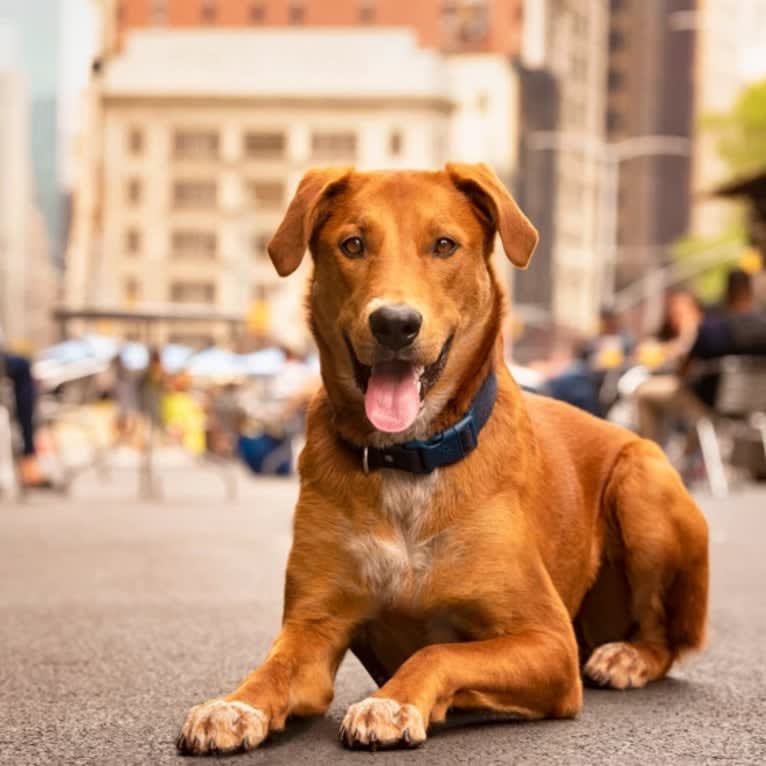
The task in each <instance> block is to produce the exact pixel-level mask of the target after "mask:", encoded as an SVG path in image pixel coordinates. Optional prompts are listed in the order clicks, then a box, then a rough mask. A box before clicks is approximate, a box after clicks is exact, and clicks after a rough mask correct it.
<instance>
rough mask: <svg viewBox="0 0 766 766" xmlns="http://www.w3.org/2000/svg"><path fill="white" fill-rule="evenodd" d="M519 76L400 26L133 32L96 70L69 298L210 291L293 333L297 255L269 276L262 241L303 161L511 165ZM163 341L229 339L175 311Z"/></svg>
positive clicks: (217, 309)
mask: <svg viewBox="0 0 766 766" xmlns="http://www.w3.org/2000/svg"><path fill="white" fill-rule="evenodd" d="M514 82H515V80H514V77H513V73H512V69H511V68H510V66H509V64H508V62H507V60H506V59H505V57H503V56H499V55H496V54H470V55H466V56H462V57H461V56H457V57H445V56H444V55H443V54H440V53H438V52H436V51H431V50H425V49H422V48H420V47H418V44H417V37H416V35H415V34H414V32H412V31H409V30H406V29H391V28H389V29H370V30H365V31H362V30H359V29H356V30H354V29H335V30H327V29H322V30H318V29H305V30H301V29H296V30H290V29H280V30H274V29H271V30H221V29H219V30H188V31H178V30H148V31H141V32H138V31H136V32H133V33H131V35H129V36H128V38H127V40H126V44H125V47H124V50H122V51H121V52H120V53H119V55H117V56H115V57H114V58H113V59H112V60H110V61H107V63H106V66H105V69H104V71H103V74H101V75H100V76H97V78H96V80H94V90H93V94H92V98H91V108H92V111H91V118H90V123H89V136H90V137H92V139H93V140H92V141H89V140H88V136H86V137H85V140H84V142H83V148H84V149H85V150H86V151H85V152H83V153H82V160H83V167H82V169H81V171H82V173H81V175H82V179H83V180H82V181H81V183H80V187H79V188H78V195H77V200H76V205H75V214H76V220H75V222H74V226H73V231H72V239H71V242H70V247H69V252H68V263H67V267H68V277H67V294H66V302H67V306H68V307H69V308H73V309H76V308H78V307H89V308H102V309H106V310H108V309H111V308H113V309H120V310H124V309H126V308H127V309H131V308H133V309H141V310H144V311H153V310H165V309H167V307H168V306H173V307H179V306H180V307H195V308H198V307H203V306H204V307H208V308H209V310H210V312H211V313H227V314H229V315H231V314H235V315H239V316H241V317H242V318H243V319H244V318H245V317H247V316H250V317H251V319H252V320H253V321H254V323H255V324H257V325H262V326H263V329H264V330H265V331H266V333H267V334H269V335H271V336H273V337H276V338H283V339H287V340H292V341H294V342H302V341H303V340H304V339H305V337H306V330H305V325H304V320H303V295H304V289H305V288H304V283H305V275H306V273H307V269H308V264H305V265H304V266H303V267H302V269H301V272H300V273H299V274H298V275H294V276H293V277H291V278H290V279H287V280H280V279H279V278H278V277H277V276H276V274H275V272H274V271H273V269H272V267H271V263H270V261H269V259H268V256H267V253H266V243H267V242H268V240H269V238H270V237H271V235H272V234H273V232H274V231H275V229H276V227H277V225H278V223H279V221H280V219H281V216H282V215H283V213H284V210H285V207H286V205H287V202H288V201H289V198H290V196H291V195H292V193H293V191H294V189H295V187H296V186H297V184H298V181H299V180H300V177H301V175H302V173H303V172H304V171H305V170H306V169H307V168H308V167H311V166H316V165H328V164H344V165H345V164H348V165H355V166H356V167H358V168H360V169H371V168H386V167H391V168H395V167H402V168H404V167H420V168H423V167H425V168H428V167H431V168H435V167H440V166H441V165H442V164H443V163H444V162H445V161H446V160H447V159H458V160H459V159H464V160H472V161H479V160H483V161H489V162H490V163H491V164H492V165H493V166H494V167H495V168H496V169H497V170H498V172H499V173H500V174H501V175H502V176H505V177H506V178H510V176H511V174H512V172H513V165H514V162H515V134H514V131H513V125H514V124H515V119H516V114H515V90H514ZM78 200H79V203H78ZM301 275H302V276H303V277H304V278H302V276H301ZM109 329H110V331H113V332H117V333H123V334H126V335H131V334H135V332H136V329H135V328H133V327H131V325H130V323H127V324H113V325H112V326H111V327H110V328H109ZM169 339H172V340H176V341H181V342H188V343H193V344H194V345H197V346H199V345H203V344H204V343H206V342H208V341H211V340H215V341H219V342H226V341H227V340H228V339H229V338H228V330H227V328H226V326H225V325H224V324H223V323H216V322H186V323H185V324H183V325H173V326H171V325H168V326H167V327H165V328H163V329H162V331H161V332H160V333H159V335H158V336H156V337H155V338H153V340H155V341H160V342H162V341H165V340H169Z"/></svg>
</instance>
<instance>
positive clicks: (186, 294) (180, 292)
mask: <svg viewBox="0 0 766 766" xmlns="http://www.w3.org/2000/svg"><path fill="white" fill-rule="evenodd" d="M169 297H170V300H171V302H172V303H215V285H214V284H213V283H212V282H191V281H188V282H187V281H184V282H173V283H171V285H170V294H169Z"/></svg>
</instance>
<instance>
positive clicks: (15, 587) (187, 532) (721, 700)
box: [0, 468, 766, 766]
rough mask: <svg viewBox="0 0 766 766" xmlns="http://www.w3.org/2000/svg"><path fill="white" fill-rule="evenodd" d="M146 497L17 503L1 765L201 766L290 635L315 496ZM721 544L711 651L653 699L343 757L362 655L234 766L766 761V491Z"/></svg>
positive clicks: (446, 729) (97, 490)
mask: <svg viewBox="0 0 766 766" xmlns="http://www.w3.org/2000/svg"><path fill="white" fill-rule="evenodd" d="M171 473H172V475H170V474H168V475H167V476H165V479H164V482H165V486H164V495H165V497H164V500H163V501H162V502H153V503H140V502H137V501H136V499H135V494H134V484H135V476H133V475H131V473H130V472H129V471H118V472H113V473H112V475H111V476H109V477H106V478H102V479H95V478H87V479H83V480H82V481H81V482H79V483H77V484H75V486H74V494H73V496H72V497H71V498H69V499H64V498H59V497H56V496H44V495H41V496H35V497H32V498H30V499H29V500H28V501H27V502H26V503H24V504H20V505H10V504H8V503H5V504H3V501H2V499H0V764H2V766H42V765H43V764H56V766H68V765H69V764H119V766H129V765H131V764H151V765H152V766H153V765H155V764H181V763H185V764H187V766H188V764H189V763H190V761H189V760H188V759H183V758H181V757H180V756H178V755H177V754H176V752H175V749H174V744H173V742H174V738H175V736H176V733H177V731H178V728H179V726H180V724H181V722H182V721H183V718H184V715H185V713H186V710H187V709H188V708H189V707H190V706H191V705H193V704H195V703H197V702H200V701H202V700H205V699H209V698H211V697H213V696H216V695H217V694H220V693H222V692H226V691H229V690H231V689H232V688H233V686H234V685H235V684H236V683H237V682H238V681H239V680H240V679H241V678H242V677H243V676H244V674H245V673H246V672H247V671H248V670H249V669H250V668H252V667H253V666H254V665H255V664H256V663H257V662H258V661H259V659H260V658H261V657H262V656H263V654H264V652H265V651H266V649H267V648H268V646H269V644H270V641H271V639H272V638H273V636H274V634H275V632H276V630H277V628H278V624H279V616H280V609H281V599H282V585H283V574H284V564H285V558H286V555H287V550H288V547H289V542H290V519H291V512H292V505H293V503H294V501H295V496H296V493H297V486H296V484H295V483H294V482H293V481H282V480H261V481H252V480H247V479H245V478H244V477H241V478H240V490H241V491H240V496H239V498H238V499H237V500H236V501H235V502H230V501H227V500H225V494H224V491H223V486H222V485H221V484H220V482H219V480H218V477H216V476H215V475H213V474H211V473H209V472H207V471H205V470H202V469H199V468H193V469H186V470H184V469H180V468H178V469H174V473H173V472H171ZM699 500H700V503H701V505H702V507H703V509H704V510H705V512H706V514H707V515H708V518H709V520H710V523H711V527H712V532H713V567H712V572H713V590H712V611H711V624H710V639H709V647H708V649H707V651H706V652H705V653H704V654H702V655H699V656H697V657H694V658H691V659H689V661H688V662H686V663H685V664H684V665H682V666H681V667H679V668H676V669H675V670H674V671H673V673H672V677H670V678H668V679H666V680H664V681H662V682H659V683H656V684H653V685H651V686H650V687H649V688H647V689H644V690H640V691H629V692H615V691H601V690H588V691H587V692H586V695H585V706H584V710H583V712H582V714H581V715H580V716H579V718H577V719H576V720H573V721H543V722H536V723H519V722H503V723H498V722H493V723H482V724H477V723H475V722H472V721H470V720H466V719H464V718H454V717H452V718H450V719H449V720H448V723H447V724H446V725H444V726H441V727H439V728H436V729H434V730H432V732H431V733H430V736H429V739H428V741H427V742H426V743H425V745H423V746H422V747H421V748H420V749H418V750H415V751H393V752H379V753H375V754H370V753H366V752H349V751H346V750H344V749H342V748H341V746H340V745H339V743H338V741H337V738H336V734H337V730H338V725H339V722H340V720H341V718H342V716H343V714H344V712H345V710H346V708H347V707H348V706H349V705H350V704H351V703H353V702H355V701H358V700H360V699H362V698H363V697H365V696H367V694H369V693H370V692H371V691H372V690H373V688H374V687H373V683H372V681H371V680H370V679H369V677H368V676H367V675H366V673H365V672H364V671H363V670H362V668H361V666H360V665H359V664H358V663H357V662H356V660H355V659H353V658H352V657H348V658H347V659H346V660H345V661H344V663H343V665H342V666H341V669H340V672H339V675H338V681H337V685H336V697H335V701H334V702H333V705H332V708H331V710H330V712H329V714H328V715H327V716H326V717H324V718H318V719H312V720H308V721H298V722H293V723H292V724H291V725H290V726H289V729H288V731H287V732H285V733H284V734H280V735H277V736H274V737H273V738H272V739H270V740H269V741H268V742H267V743H266V744H265V745H264V746H262V747H261V748H260V749H258V750H256V751H254V752H251V753H248V754H245V755H238V756H234V757H232V759H231V761H230V762H231V763H232V764H235V763H236V764H242V765H243V766H245V764H269V766H271V765H274V766H277V765H278V764H297V765H299V764H310V766H323V765H324V764H344V765H345V764H370V763H371V761H373V760H374V761H375V764H376V766H387V765H390V764H410V765H412V766H415V765H417V766H427V765H429V766H430V765H431V764H438V766H446V765H448V764H480V765H483V764H538V765H539V764H565V765H567V766H569V765H570V764H571V765H573V766H576V765H577V764H620V765H621V766H626V765H628V764H642V765H643V766H646V765H651V764H708V763H710V764H764V763H766V723H765V722H764V718H766V489H764V488H762V489H760V490H759V489H757V488H755V487H748V488H741V489H739V490H738V491H737V492H736V493H735V494H734V495H733V496H732V497H731V498H730V499H728V500H725V501H720V500H719V501H715V500H713V499H711V498H707V497H704V496H702V497H700V498H699Z"/></svg>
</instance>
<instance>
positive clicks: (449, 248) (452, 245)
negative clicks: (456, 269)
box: [433, 237, 458, 258]
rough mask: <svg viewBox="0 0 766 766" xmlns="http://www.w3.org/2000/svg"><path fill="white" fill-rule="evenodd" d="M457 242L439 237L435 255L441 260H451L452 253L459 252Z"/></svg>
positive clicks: (435, 246)
mask: <svg viewBox="0 0 766 766" xmlns="http://www.w3.org/2000/svg"><path fill="white" fill-rule="evenodd" d="M457 247H458V245H457V242H455V240H454V239H450V238H449V237H439V239H437V240H436V242H434V250H433V252H434V255H438V256H439V257H440V258H449V256H450V255H452V253H454V252H455V250H457Z"/></svg>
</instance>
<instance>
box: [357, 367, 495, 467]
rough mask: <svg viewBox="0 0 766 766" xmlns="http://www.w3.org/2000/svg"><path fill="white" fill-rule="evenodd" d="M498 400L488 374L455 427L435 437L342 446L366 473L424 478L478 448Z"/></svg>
mask: <svg viewBox="0 0 766 766" xmlns="http://www.w3.org/2000/svg"><path fill="white" fill-rule="evenodd" d="M496 399H497V378H495V373H494V372H490V373H489V375H487V377H486V379H485V380H484V382H483V383H482V384H481V388H480V389H479V391H478V392H477V394H476V396H475V397H474V399H473V401H472V402H471V406H470V408H469V409H468V412H466V414H465V415H463V417H462V418H460V420H458V422H457V423H455V425H453V426H450V427H449V428H446V429H445V430H444V431H440V432H439V433H438V434H434V435H433V436H432V437H431V438H430V439H427V440H425V441H421V440H419V439H415V440H413V441H409V442H405V443H404V444H395V445H393V446H392V447H384V448H378V447H359V446H358V445H356V444H351V443H349V442H345V443H346V444H347V445H348V446H349V447H350V448H351V449H352V450H353V451H354V452H356V454H357V455H359V456H360V457H361V459H362V468H363V470H364V472H365V473H369V472H370V471H374V470H376V469H378V468H398V469H399V470H400V471H409V472H410V473H416V474H427V473H431V471H434V470H436V469H437V468H441V467H442V466H445V465H451V464H452V463H457V462H458V461H459V460H462V459H463V458H464V457H465V456H466V455H467V454H468V453H469V452H473V450H475V449H476V447H477V446H478V444H479V432H480V431H481V429H482V428H484V426H485V425H486V423H487V421H488V420H489V416H490V415H491V414H492V409H493V407H494V406H495V400H496Z"/></svg>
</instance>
